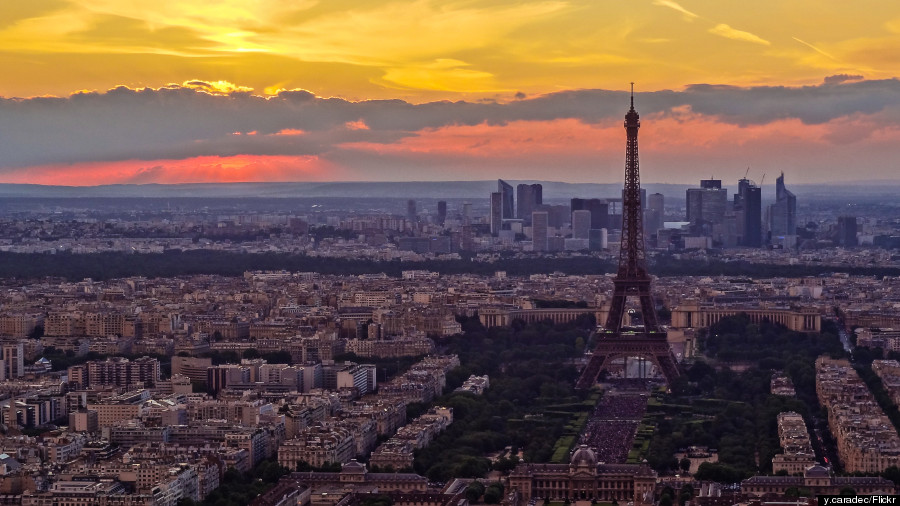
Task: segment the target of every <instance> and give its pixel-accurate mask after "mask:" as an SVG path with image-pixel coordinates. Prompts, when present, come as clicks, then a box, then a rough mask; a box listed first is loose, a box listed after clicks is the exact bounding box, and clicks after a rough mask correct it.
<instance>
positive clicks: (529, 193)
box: [516, 183, 544, 223]
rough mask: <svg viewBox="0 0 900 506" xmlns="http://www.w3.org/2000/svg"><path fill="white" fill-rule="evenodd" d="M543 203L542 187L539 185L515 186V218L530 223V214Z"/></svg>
mask: <svg viewBox="0 0 900 506" xmlns="http://www.w3.org/2000/svg"><path fill="white" fill-rule="evenodd" d="M543 203H544V187H543V186H541V185H540V184H537V183H535V184H520V185H518V186H516V204H517V206H518V207H516V217H517V218H519V219H520V220H524V221H525V222H526V223H530V222H531V213H533V212H534V210H535V209H536V208H537V206H539V205H541V204H543Z"/></svg>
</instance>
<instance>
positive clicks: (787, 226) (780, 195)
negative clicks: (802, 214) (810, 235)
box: [769, 172, 797, 237]
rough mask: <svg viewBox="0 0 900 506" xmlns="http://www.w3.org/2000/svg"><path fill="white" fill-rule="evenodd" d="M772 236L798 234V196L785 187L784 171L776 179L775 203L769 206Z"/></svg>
mask: <svg viewBox="0 0 900 506" xmlns="http://www.w3.org/2000/svg"><path fill="white" fill-rule="evenodd" d="M769 232H771V234H772V237H784V236H793V235H796V234H797V197H795V196H794V194H793V193H791V192H790V191H789V190H788V189H787V188H785V187H784V172H782V173H781V175H780V176H778V179H776V180H775V203H774V204H772V205H770V206H769Z"/></svg>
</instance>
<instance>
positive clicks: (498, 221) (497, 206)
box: [491, 192, 503, 236]
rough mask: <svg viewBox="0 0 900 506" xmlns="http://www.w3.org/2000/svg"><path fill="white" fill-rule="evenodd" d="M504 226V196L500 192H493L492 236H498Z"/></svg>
mask: <svg viewBox="0 0 900 506" xmlns="http://www.w3.org/2000/svg"><path fill="white" fill-rule="evenodd" d="M502 224H503V194H502V193H500V192H493V193H491V235H493V236H496V235H498V234H499V233H500V227H501V225H502Z"/></svg>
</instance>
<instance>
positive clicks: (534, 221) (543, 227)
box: [531, 211, 550, 251]
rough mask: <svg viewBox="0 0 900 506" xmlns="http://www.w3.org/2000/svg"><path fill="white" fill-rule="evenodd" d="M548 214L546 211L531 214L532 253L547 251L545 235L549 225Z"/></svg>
mask: <svg viewBox="0 0 900 506" xmlns="http://www.w3.org/2000/svg"><path fill="white" fill-rule="evenodd" d="M549 222H550V214H549V213H547V212H546V211H535V212H533V213H531V241H532V245H533V246H532V249H533V250H534V251H547V233H548V230H547V229H548V228H549V225H550V223H549Z"/></svg>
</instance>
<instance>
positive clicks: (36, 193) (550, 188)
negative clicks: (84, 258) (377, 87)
mask: <svg viewBox="0 0 900 506" xmlns="http://www.w3.org/2000/svg"><path fill="white" fill-rule="evenodd" d="M507 182H508V183H510V184H512V185H513V186H515V185H516V184H519V183H541V184H542V185H543V186H544V199H545V200H558V199H568V198H571V197H585V198H592V197H599V198H615V197H619V196H620V195H621V191H622V184H621V183H616V184H597V183H563V182H558V181H530V180H529V181H516V180H508V181H507ZM695 187H696V185H686V184H667V183H645V184H644V185H643V188H644V189H646V190H647V192H648V193H657V192H658V193H662V194H663V195H665V196H666V198H673V199H683V198H684V194H685V190H687V189H688V188H695ZM788 188H789V189H790V190H791V191H793V192H794V193H795V194H797V195H798V196H799V197H806V198H863V197H870V198H890V199H893V198H896V195H897V194H898V192H900V181H872V182H854V183H840V184H837V183H835V184H814V185H793V184H788ZM735 190H736V184H735V185H734V186H730V187H729V194H733V193H734V191H735ZM492 191H497V180H496V179H494V180H489V181H398V182H363V181H358V182H320V183H292V182H288V183H190V184H115V185H102V186H44V185H35V184H0V198H16V197H18V198H103V197H108V198H123V197H124V198H189V197H207V198H211V197H228V198H252V197H256V198H260V197H261V198H299V197H349V198H422V199H442V198H443V199H481V198H487V197H488V195H489V194H490V192H492ZM774 192H775V189H774V185H765V186H764V188H763V199H764V200H769V199H773V198H774Z"/></svg>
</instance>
